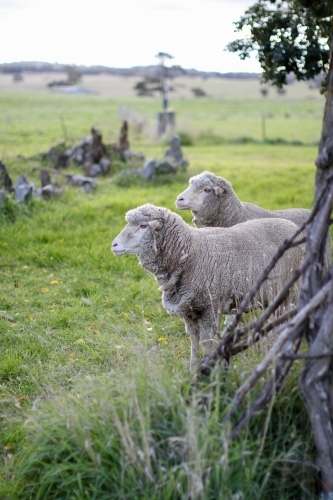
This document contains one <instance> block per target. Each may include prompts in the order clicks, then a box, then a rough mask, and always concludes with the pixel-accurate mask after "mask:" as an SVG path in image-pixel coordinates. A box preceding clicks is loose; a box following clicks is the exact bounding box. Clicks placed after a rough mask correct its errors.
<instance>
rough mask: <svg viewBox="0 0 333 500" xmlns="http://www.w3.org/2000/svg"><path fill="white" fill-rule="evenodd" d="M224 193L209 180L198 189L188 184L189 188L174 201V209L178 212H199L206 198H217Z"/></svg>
mask: <svg viewBox="0 0 333 500" xmlns="http://www.w3.org/2000/svg"><path fill="white" fill-rule="evenodd" d="M223 192H224V189H223V188H222V187H221V186H215V185H214V184H213V182H212V181H211V180H208V179H207V182H206V183H205V184H204V185H202V186H200V187H198V186H196V185H195V184H190V185H189V187H188V188H187V189H186V190H185V191H184V192H183V193H181V194H180V195H178V197H177V199H176V207H177V208H178V209H179V210H191V211H192V212H194V213H196V212H199V211H200V210H201V209H202V207H203V205H204V204H205V201H206V200H207V198H208V197H212V196H219V195H221V194H222V193H223Z"/></svg>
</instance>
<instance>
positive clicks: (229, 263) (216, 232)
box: [194, 219, 304, 305]
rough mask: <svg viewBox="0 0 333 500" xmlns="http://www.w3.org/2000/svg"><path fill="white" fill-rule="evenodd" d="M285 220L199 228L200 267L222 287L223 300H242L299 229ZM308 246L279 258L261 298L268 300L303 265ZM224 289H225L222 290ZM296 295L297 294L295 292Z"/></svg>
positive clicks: (214, 287) (210, 283) (210, 282)
mask: <svg viewBox="0 0 333 500" xmlns="http://www.w3.org/2000/svg"><path fill="white" fill-rule="evenodd" d="M297 229H298V228H297V226H296V225H295V224H294V223H292V222H290V221H288V220H284V219H259V220H258V219H256V220H252V221H247V222H243V223H241V224H238V225H236V226H232V227H231V228H205V229H198V230H196V232H197V234H198V239H199V241H200V245H199V246H200V251H199V252H197V262H195V263H194V265H195V267H196V269H197V270H198V269H200V273H199V274H198V273H197V275H199V276H201V275H202V273H204V272H205V274H206V276H207V280H208V284H207V287H209V289H210V290H220V293H221V294H222V295H223V300H222V302H227V301H228V300H229V299H230V297H232V298H233V301H234V302H235V304H234V305H237V304H236V302H239V301H240V300H241V299H242V297H243V296H244V294H245V293H247V291H248V290H249V289H250V287H251V286H252V284H253V283H254V282H255V281H256V279H257V278H258V277H259V275H260V274H261V273H262V271H263V269H264V268H265V266H266V265H267V264H268V263H269V262H270V260H271V259H272V257H273V256H274V255H275V253H276V251H277V249H278V248H279V246H280V245H281V244H282V243H283V241H284V240H285V239H286V238H288V237H290V236H291V235H292V234H294V233H295V232H296V231H297ZM303 255H304V246H301V247H294V248H291V249H289V250H288V251H287V252H285V254H284V255H283V257H282V259H280V260H279V262H278V263H277V265H276V266H275V268H274V269H273V271H272V272H271V274H270V280H268V281H267V282H266V283H265V285H264V286H263V288H262V290H261V292H260V294H259V296H258V297H257V300H259V301H261V302H263V303H267V302H269V300H271V299H272V297H273V296H274V295H275V294H276V292H277V291H278V290H279V289H280V288H281V287H282V286H283V284H284V283H285V282H286V281H287V279H288V278H289V277H290V275H291V273H292V272H293V270H294V269H295V268H296V267H298V266H299V264H300V263H301V261H302V258H303ZM221 290H223V292H222V291H221ZM294 295H296V294H294Z"/></svg>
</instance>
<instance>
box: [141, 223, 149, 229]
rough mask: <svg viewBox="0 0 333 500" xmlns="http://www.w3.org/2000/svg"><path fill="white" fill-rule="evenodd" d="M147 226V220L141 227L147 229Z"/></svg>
mask: <svg viewBox="0 0 333 500" xmlns="http://www.w3.org/2000/svg"><path fill="white" fill-rule="evenodd" d="M147 226H148V224H147V223H146V222H142V224H140V227H142V229H145V228H146V227H147Z"/></svg>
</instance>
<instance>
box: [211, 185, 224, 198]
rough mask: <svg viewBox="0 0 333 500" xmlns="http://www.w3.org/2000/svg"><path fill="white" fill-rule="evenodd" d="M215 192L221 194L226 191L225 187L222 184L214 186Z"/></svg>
mask: <svg viewBox="0 0 333 500" xmlns="http://www.w3.org/2000/svg"><path fill="white" fill-rule="evenodd" d="M213 189H214V192H215V194H216V196H219V195H220V194H222V193H224V191H225V189H223V187H221V186H213Z"/></svg>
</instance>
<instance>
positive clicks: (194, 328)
mask: <svg viewBox="0 0 333 500" xmlns="http://www.w3.org/2000/svg"><path fill="white" fill-rule="evenodd" d="M185 329H186V332H187V333H188V334H189V335H190V338H191V362H190V366H191V368H192V369H193V368H195V366H196V364H197V362H198V350H199V338H200V329H199V325H198V322H197V321H193V320H190V319H188V318H186V320H185Z"/></svg>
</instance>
